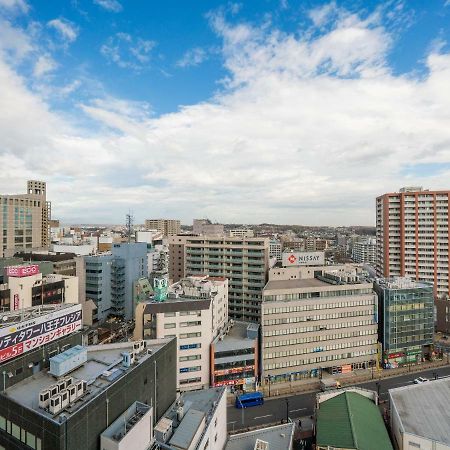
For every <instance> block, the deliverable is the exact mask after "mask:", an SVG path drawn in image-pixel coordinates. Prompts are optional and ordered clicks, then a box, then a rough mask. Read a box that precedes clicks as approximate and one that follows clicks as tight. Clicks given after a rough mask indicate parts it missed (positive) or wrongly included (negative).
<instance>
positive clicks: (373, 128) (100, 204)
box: [0, 13, 450, 225]
mask: <svg viewBox="0 0 450 450" xmlns="http://www.w3.org/2000/svg"><path fill="white" fill-rule="evenodd" d="M331 17H332V19H328V20H331V21H332V22H331V23H328V24H327V23H326V22H320V23H321V25H320V27H321V29H322V27H323V26H325V25H327V27H326V30H327V31H325V32H323V33H322V34H320V35H318V36H316V35H314V34H313V36H316V37H313V38H311V37H307V36H302V35H299V34H297V33H296V34H288V33H282V32H280V31H277V30H275V29H258V28H256V27H255V26H250V25H249V24H246V23H243V22H241V23H239V24H237V25H231V24H229V23H228V22H227V21H226V20H225V19H224V17H222V16H217V15H216V16H211V22H212V23H213V25H214V29H215V30H216V32H217V33H218V34H219V36H220V37H221V38H222V39H223V48H222V53H223V57H224V60H225V67H226V68H227V70H228V71H229V77H228V80H226V82H225V83H224V87H223V90H222V91H220V92H218V93H217V94H216V95H215V96H214V98H212V99H210V100H209V101H205V102H202V103H198V104H195V105H190V106H186V107H182V108H181V109H180V110H179V111H176V112H173V113H171V114H164V115H162V116H160V117H155V116H154V115H152V111H151V107H150V106H149V105H148V104H146V103H140V102H137V103H136V102H130V101H127V100H123V99H121V100H119V99H115V98H111V97H105V98H103V97H102V98H97V99H93V100H92V101H91V102H89V103H87V102H86V103H83V104H81V105H80V109H81V111H83V112H84V113H85V114H86V115H87V116H88V117H90V118H93V119H95V121H98V122H100V123H102V124H103V125H104V127H101V128H100V129H99V130H98V131H97V132H96V133H95V134H92V131H89V130H86V129H76V128H75V127H74V126H73V125H71V124H70V123H68V122H67V120H63V119H62V118H61V116H60V115H59V114H57V113H56V112H52V111H50V110H49V108H48V106H47V105H46V104H45V102H44V101H43V100H42V99H41V98H40V97H39V96H38V95H37V94H36V93H31V92H30V91H29V90H28V89H27V88H26V87H25V84H24V81H23V80H22V79H21V77H19V76H18V75H17V74H16V73H15V72H14V70H13V69H12V68H11V67H10V66H9V65H8V64H6V63H5V62H4V61H3V60H1V58H0V86H2V89H0V164H2V167H6V168H7V170H5V171H4V172H3V173H4V177H2V178H1V179H0V192H4V193H7V192H19V191H21V190H23V186H24V183H25V181H26V178H27V177H30V176H33V177H36V178H42V179H45V180H47V182H48V190H49V198H50V199H51V200H52V202H53V204H52V206H53V214H54V216H55V217H59V218H61V219H62V220H64V221H75V222H81V221H82V222H100V221H104V222H113V221H115V222H119V221H122V220H123V216H124V214H125V213H126V212H128V210H129V209H130V207H131V208H132V209H133V210H134V214H135V215H136V217H137V220H138V221H141V220H143V219H144V218H145V217H146V216H149V215H150V214H155V215H156V214H157V215H164V216H173V217H180V218H181V219H182V220H183V221H185V222H189V221H190V220H191V219H192V217H195V216H199V217H202V216H208V217H210V218H212V219H215V220H219V221H227V222H244V223H252V222H263V221H266V222H268V221H271V222H278V223H303V224H331V225H338V224H373V218H374V198H375V196H376V195H379V194H382V193H384V192H388V191H391V190H396V189H398V188H399V187H401V185H403V184H406V185H410V184H416V183H417V184H422V185H424V186H425V187H428V188H438V189H439V188H448V176H449V175H450V173H449V170H448V168H447V167H448V165H450V129H449V127H448V123H450V91H449V90H448V88H447V87H448V80H449V79H450V54H448V53H443V49H442V48H441V49H440V51H437V50H436V49H434V50H431V53H430V54H429V55H428V56H427V58H426V60H425V63H426V65H427V70H428V73H427V74H423V75H422V76H421V77H420V78H415V77H414V76H413V75H412V74H406V75H395V74H394V73H391V71H390V69H389V64H388V63H387V58H386V56H387V53H388V51H389V48H390V46H391V45H393V44H392V37H391V36H390V34H389V33H388V32H387V31H386V29H385V28H384V27H383V26H382V25H381V23H380V19H379V18H376V17H371V18H365V19H361V18H359V17H357V16H355V15H354V14H348V13H347V14H344V15H340V16H339V17H337V18H336V17H335V16H331ZM117 39H120V42H121V43H125V44H126V47H125V48H126V49H129V48H130V46H131V47H135V46H136V40H135V39H133V38H132V37H131V36H130V37H129V38H128V37H127V36H126V35H124V36H122V37H121V38H117ZM360 41H363V42H364V43H365V45H361V44H360ZM119 50H123V48H122V47H121V48H120V49H119ZM120 57H122V53H120ZM127 57H130V55H129V54H128V56H127ZM418 59H420V55H419V57H418ZM132 61H133V62H134V63H135V64H138V62H139V61H138V59H136V57H134V59H133V60H132ZM26 124H32V125H33V126H27V125H26ZM424 164H432V165H433V164H434V165H435V166H436V170H435V171H434V172H433V173H431V174H430V173H428V174H425V173H423V172H422V173H421V171H420V167H421V166H422V165H424ZM439 164H442V169H439ZM444 164H445V165H444ZM414 168H415V169H416V170H415V171H414V170H412V169H414Z"/></svg>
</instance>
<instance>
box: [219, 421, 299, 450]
mask: <svg viewBox="0 0 450 450" xmlns="http://www.w3.org/2000/svg"><path fill="white" fill-rule="evenodd" d="M293 434H294V423H288V424H284V425H277V426H275V427H269V428H262V429H260V430H254V431H249V432H247V433H241V434H235V435H234V436H230V437H229V439H228V442H227V445H226V446H225V449H224V450H254V448H255V442H256V440H257V439H259V440H261V441H264V442H267V443H268V444H269V449H270V450H290V449H291V448H292V439H293Z"/></svg>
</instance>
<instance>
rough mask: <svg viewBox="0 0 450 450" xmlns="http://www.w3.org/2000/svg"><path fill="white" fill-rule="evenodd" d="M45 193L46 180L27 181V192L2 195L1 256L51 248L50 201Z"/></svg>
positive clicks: (0, 196) (0, 204)
mask: <svg viewBox="0 0 450 450" xmlns="http://www.w3.org/2000/svg"><path fill="white" fill-rule="evenodd" d="M46 195H47V194H46V183H45V182H43V181H28V182H27V193H26V194H17V195H0V230H2V244H1V247H0V257H4V256H13V255H14V253H15V252H19V251H22V250H24V249H27V250H28V251H29V250H43V249H48V245H49V241H50V227H49V220H50V217H51V204H50V202H47V198H46Z"/></svg>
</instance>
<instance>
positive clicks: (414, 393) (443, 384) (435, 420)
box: [389, 378, 450, 450]
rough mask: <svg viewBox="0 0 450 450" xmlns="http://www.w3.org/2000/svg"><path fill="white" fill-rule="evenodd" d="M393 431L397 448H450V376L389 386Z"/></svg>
mask: <svg viewBox="0 0 450 450" xmlns="http://www.w3.org/2000/svg"><path fill="white" fill-rule="evenodd" d="M389 400H390V402H389V404H390V422H391V431H392V435H393V439H394V443H395V447H396V448H397V449H398V450H416V449H436V450H449V449H450V426H449V423H450V418H449V413H448V405H449V402H450V379H449V378H443V379H440V380H434V381H431V382H428V383H422V384H412V385H409V386H402V387H399V388H396V389H389Z"/></svg>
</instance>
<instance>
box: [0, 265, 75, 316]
mask: <svg viewBox="0 0 450 450" xmlns="http://www.w3.org/2000/svg"><path fill="white" fill-rule="evenodd" d="M4 281H5V282H6V283H3V284H1V285H0V309H1V310H3V311H17V310H20V309H22V308H29V307H31V306H39V305H48V304H58V303H78V302H79V299H78V278H77V277H72V276H64V275H56V274H49V275H47V276H45V277H43V276H42V273H40V272H39V266H38V265H37V264H31V265H30V264H28V265H23V264H22V265H18V266H9V267H6V269H5V277H4Z"/></svg>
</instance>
